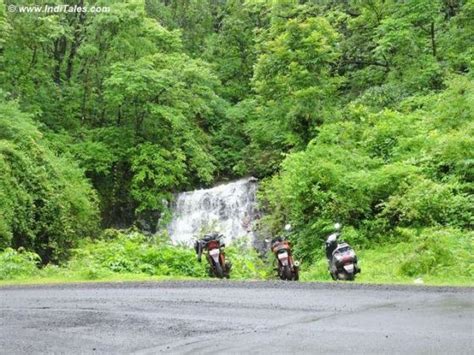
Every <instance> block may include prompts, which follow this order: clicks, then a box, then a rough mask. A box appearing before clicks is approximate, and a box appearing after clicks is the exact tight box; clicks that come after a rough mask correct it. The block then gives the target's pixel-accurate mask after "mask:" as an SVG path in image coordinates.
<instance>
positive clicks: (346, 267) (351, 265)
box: [344, 264, 354, 273]
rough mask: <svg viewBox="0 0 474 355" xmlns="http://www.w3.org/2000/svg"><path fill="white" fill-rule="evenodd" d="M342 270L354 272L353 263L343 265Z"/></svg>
mask: <svg viewBox="0 0 474 355" xmlns="http://www.w3.org/2000/svg"><path fill="white" fill-rule="evenodd" d="M344 270H346V271H347V272H349V273H352V272H354V264H349V265H344Z"/></svg>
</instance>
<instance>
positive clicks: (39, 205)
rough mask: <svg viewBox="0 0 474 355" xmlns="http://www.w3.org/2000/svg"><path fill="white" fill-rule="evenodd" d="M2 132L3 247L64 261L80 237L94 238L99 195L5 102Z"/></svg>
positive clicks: (0, 211)
mask: <svg viewBox="0 0 474 355" xmlns="http://www.w3.org/2000/svg"><path fill="white" fill-rule="evenodd" d="M0 132H1V133H0V169H1V171H2V174H1V175H0V216H1V217H2V219H1V223H0V245H1V247H2V248H5V247H8V246H10V245H11V246H14V247H16V248H18V247H25V248H28V249H31V250H34V251H36V252H37V253H38V254H39V255H40V256H41V258H42V260H43V262H48V261H50V260H51V261H60V260H63V259H64V258H65V257H66V256H67V255H68V250H69V249H70V248H71V247H73V246H74V245H75V244H76V241H77V239H78V238H81V237H84V236H86V235H88V234H89V233H95V231H96V227H97V222H98V211H97V208H96V195H95V193H94V191H93V190H92V188H91V186H90V184H89V183H88V182H87V180H85V179H84V177H83V173H82V171H81V170H80V169H78V167H77V166H76V164H75V163H74V162H72V161H71V160H70V159H69V158H67V157H61V158H59V157H57V156H55V154H54V152H53V151H51V150H50V149H49V148H48V143H47V141H45V140H43V138H42V135H41V133H40V132H39V131H38V129H37V127H36V126H35V124H34V123H33V122H32V120H31V118H30V117H29V116H28V115H26V114H24V113H22V112H20V111H19V110H18V108H17V105H15V104H14V103H7V102H1V103H0Z"/></svg>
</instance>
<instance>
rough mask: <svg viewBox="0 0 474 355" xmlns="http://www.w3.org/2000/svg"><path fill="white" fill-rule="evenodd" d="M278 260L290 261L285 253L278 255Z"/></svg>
mask: <svg viewBox="0 0 474 355" xmlns="http://www.w3.org/2000/svg"><path fill="white" fill-rule="evenodd" d="M278 259H288V253H287V252H284V253H280V254H278Z"/></svg>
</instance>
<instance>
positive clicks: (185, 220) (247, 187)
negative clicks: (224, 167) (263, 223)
mask: <svg viewBox="0 0 474 355" xmlns="http://www.w3.org/2000/svg"><path fill="white" fill-rule="evenodd" d="M256 190H257V179H255V178H245V179H241V180H237V181H233V182H230V183H226V184H222V185H218V186H216V187H213V188H210V189H201V190H194V191H188V192H182V193H180V194H178V196H177V198H176V201H175V202H174V204H173V206H172V209H171V210H172V215H173V219H172V221H171V223H170V224H169V226H168V232H169V235H170V237H171V240H172V241H173V243H175V244H181V243H183V244H187V245H190V244H191V243H193V241H194V238H196V237H198V236H200V234H201V233H203V232H209V231H218V232H220V233H222V234H223V235H224V236H225V242H226V243H229V242H231V241H232V240H233V239H235V238H239V237H248V238H249V239H250V241H252V242H253V241H254V239H255V232H254V222H255V220H256V219H257V218H258V211H257V203H256Z"/></svg>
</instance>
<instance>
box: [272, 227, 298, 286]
mask: <svg viewBox="0 0 474 355" xmlns="http://www.w3.org/2000/svg"><path fill="white" fill-rule="evenodd" d="M285 230H286V231H287V232H289V231H290V230H291V226H290V225H289V224H287V225H286V226H285ZM271 250H272V253H273V254H275V257H276V260H277V263H278V265H277V267H276V268H275V270H276V271H277V272H278V277H280V279H281V280H289V281H290V280H294V281H298V279H299V262H298V261H295V260H294V259H293V255H292V253H291V244H290V242H289V241H287V240H286V239H283V238H281V237H277V238H275V239H273V240H272V241H271Z"/></svg>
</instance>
